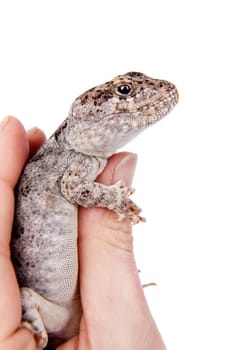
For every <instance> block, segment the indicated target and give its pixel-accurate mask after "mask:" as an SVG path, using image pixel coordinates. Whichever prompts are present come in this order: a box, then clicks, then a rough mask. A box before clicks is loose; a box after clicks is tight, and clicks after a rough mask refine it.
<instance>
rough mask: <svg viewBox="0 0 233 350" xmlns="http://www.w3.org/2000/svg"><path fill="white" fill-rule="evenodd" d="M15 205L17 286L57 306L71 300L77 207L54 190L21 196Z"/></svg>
mask: <svg viewBox="0 0 233 350" xmlns="http://www.w3.org/2000/svg"><path fill="white" fill-rule="evenodd" d="M16 207H17V211H16V217H15V225H14V231H13V239H12V253H13V262H14V265H15V268H16V273H17V278H18V281H19V284H20V286H21V287H29V288H31V289H33V290H35V291H36V292H37V293H39V294H40V295H41V296H43V297H45V298H46V299H48V300H50V301H52V302H54V303H57V304H60V305H64V304H67V303H70V302H72V300H73V299H74V296H75V292H76V289H77V275H78V256H77V207H75V206H73V205H72V204H71V203H69V202H68V201H67V200H66V199H65V198H63V197H62V196H61V195H60V194H58V193H56V192H55V193H50V194H48V193H47V194H46V195H45V194H43V193H41V194H40V193H39V194H38V195H37V196H35V195H32V196H27V197H25V198H21V200H20V203H17V205H16ZM25 217H27V220H25Z"/></svg>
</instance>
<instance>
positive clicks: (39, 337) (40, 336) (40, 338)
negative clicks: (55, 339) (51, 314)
mask: <svg viewBox="0 0 233 350" xmlns="http://www.w3.org/2000/svg"><path fill="white" fill-rule="evenodd" d="M19 327H20V328H25V329H27V330H29V331H30V332H31V333H32V335H33V336H34V338H35V341H36V345H37V347H38V348H40V349H44V348H45V347H46V345H47V343H48V335H47V332H46V331H45V330H44V331H45V332H44V331H43V330H42V331H39V330H38V329H36V327H35V325H34V324H32V323H30V322H28V321H22V322H21V324H20V326H19Z"/></svg>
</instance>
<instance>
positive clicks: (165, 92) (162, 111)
mask: <svg viewBox="0 0 233 350" xmlns="http://www.w3.org/2000/svg"><path fill="white" fill-rule="evenodd" d="M177 102H178V92H177V89H176V87H175V86H174V85H173V84H171V83H169V82H168V81H165V80H160V79H152V78H150V77H148V76H146V75H144V74H142V73H138V72H129V73H127V74H125V75H119V76H117V77H116V78H114V79H113V80H111V81H109V82H106V83H105V84H102V85H100V86H97V87H95V88H93V89H91V90H89V91H87V92H85V93H84V94H83V95H81V96H80V97H79V98H77V99H76V100H75V101H74V102H73V104H72V106H71V110H70V114H69V118H67V120H66V136H65V137H66V144H67V145H68V144H69V147H73V148H75V149H76V150H78V151H79V152H83V153H86V154H90V155H95V156H102V157H108V156H109V155H111V154H113V153H114V152H116V150H117V149H118V148H120V147H122V146H124V145H125V144H126V143H128V142H129V141H130V140H131V139H132V138H134V137H135V136H136V135H138V134H139V133H140V132H141V131H142V130H143V129H145V128H147V127H148V126H150V125H152V124H154V123H155V122H156V121H158V120H160V119H161V118H162V117H164V116H165V115H167V114H168V113H169V111H170V110H171V109H172V108H173V107H174V106H175V105H176V103H177Z"/></svg>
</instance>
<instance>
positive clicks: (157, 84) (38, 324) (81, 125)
mask: <svg viewBox="0 0 233 350" xmlns="http://www.w3.org/2000/svg"><path fill="white" fill-rule="evenodd" d="M177 102H178V91H177V89H176V87H175V86H174V85H173V84H172V83H170V82H168V81H166V80H161V79H153V78H150V77H148V76H146V75H145V74H143V73H139V72H129V73H127V74H124V75H119V76H117V77H115V78H114V79H112V80H111V81H108V82H106V83H104V84H102V85H99V86H97V87H95V88H92V89H90V90H88V91H87V92H85V93H84V94H82V95H81V96H80V97H78V98H76V99H75V101H74V102H73V104H72V105H71V108H70V111H69V114H68V117H67V118H66V119H65V120H64V122H63V123H62V124H61V125H60V126H59V127H58V129H57V130H56V131H55V132H54V133H53V135H52V136H51V137H50V138H49V139H48V140H47V141H46V142H45V143H44V144H43V145H42V146H41V148H40V149H39V150H38V151H37V153H36V154H35V155H34V156H33V157H32V158H31V159H30V160H29V161H28V163H27V164H26V166H25V168H24V170H23V172H22V174H21V177H20V179H19V182H18V184H17V186H16V188H15V197H16V204H15V218H14V225H13V230H12V239H11V256H12V261H13V264H14V267H15V270H16V276H17V280H18V282H19V286H20V291H21V299H22V324H21V326H22V327H26V328H28V329H30V330H31V331H32V332H33V334H34V336H35V339H36V341H37V344H38V347H40V348H45V347H46V346H47V344H49V346H52V348H53V347H54V346H58V345H60V344H61V343H63V342H64V341H66V340H67V339H69V338H71V337H72V336H74V335H75V334H77V333H78V330H79V323H80V318H81V314H82V307H81V300H80V296H79V294H78V245H77V240H78V223H77V210H78V206H84V207H105V208H107V209H109V210H112V211H114V212H115V213H116V216H117V217H118V219H119V220H124V219H128V220H129V221H130V222H131V223H132V224H135V223H138V222H139V221H144V218H143V217H141V216H140V212H141V209H140V208H139V207H138V206H137V205H136V204H135V203H134V202H133V201H132V200H131V199H130V198H129V196H130V195H131V194H132V192H133V190H132V189H131V188H128V187H127V186H126V185H125V183H124V182H123V181H118V182H117V183H115V184H113V185H111V186H105V185H103V184H100V183H97V182H95V179H96V177H97V176H98V175H99V174H100V173H101V172H102V171H103V169H104V168H105V166H106V164H107V160H108V158H109V157H110V156H111V155H112V154H114V153H115V152H116V151H117V150H118V149H119V148H121V147H122V146H124V145H125V144H126V143H128V142H129V141H130V140H131V139H132V138H134V137H135V136H137V135H138V134H139V133H141V132H142V131H143V130H144V129H146V128H148V127H149V126H150V125H152V124H154V123H155V122H156V121H158V120H160V119H161V118H162V117H164V116H166V115H167V114H168V112H169V111H170V110H171V109H172V108H173V107H174V106H175V105H176V104H177Z"/></svg>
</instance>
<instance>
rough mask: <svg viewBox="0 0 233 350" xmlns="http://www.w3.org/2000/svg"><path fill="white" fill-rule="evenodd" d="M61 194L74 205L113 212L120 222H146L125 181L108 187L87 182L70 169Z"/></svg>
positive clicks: (62, 184) (64, 179) (63, 179)
mask: <svg viewBox="0 0 233 350" xmlns="http://www.w3.org/2000/svg"><path fill="white" fill-rule="evenodd" d="M61 192H62V194H63V196H64V197H65V198H66V199H67V200H68V201H70V202H71V203H73V204H77V205H81V206H83V207H103V208H107V209H110V210H113V211H114V212H115V213H117V215H118V219H119V220H123V219H125V218H129V220H130V221H131V223H132V224H136V223H138V222H139V221H145V219H144V218H142V217H141V216H140V215H139V214H140V212H141V209H140V208H139V207H138V206H137V205H136V204H135V203H134V202H133V201H132V200H131V199H129V196H130V195H131V194H132V193H133V192H134V191H133V190H132V189H131V188H129V187H127V186H126V185H125V183H124V182H123V181H118V182H117V183H115V184H114V185H111V186H106V185H103V184H100V183H97V182H94V181H87V180H84V179H82V178H80V176H79V175H78V173H77V171H75V169H73V170H72V169H71V168H70V169H69V170H68V171H67V172H65V174H64V175H63V177H62V179H61Z"/></svg>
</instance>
